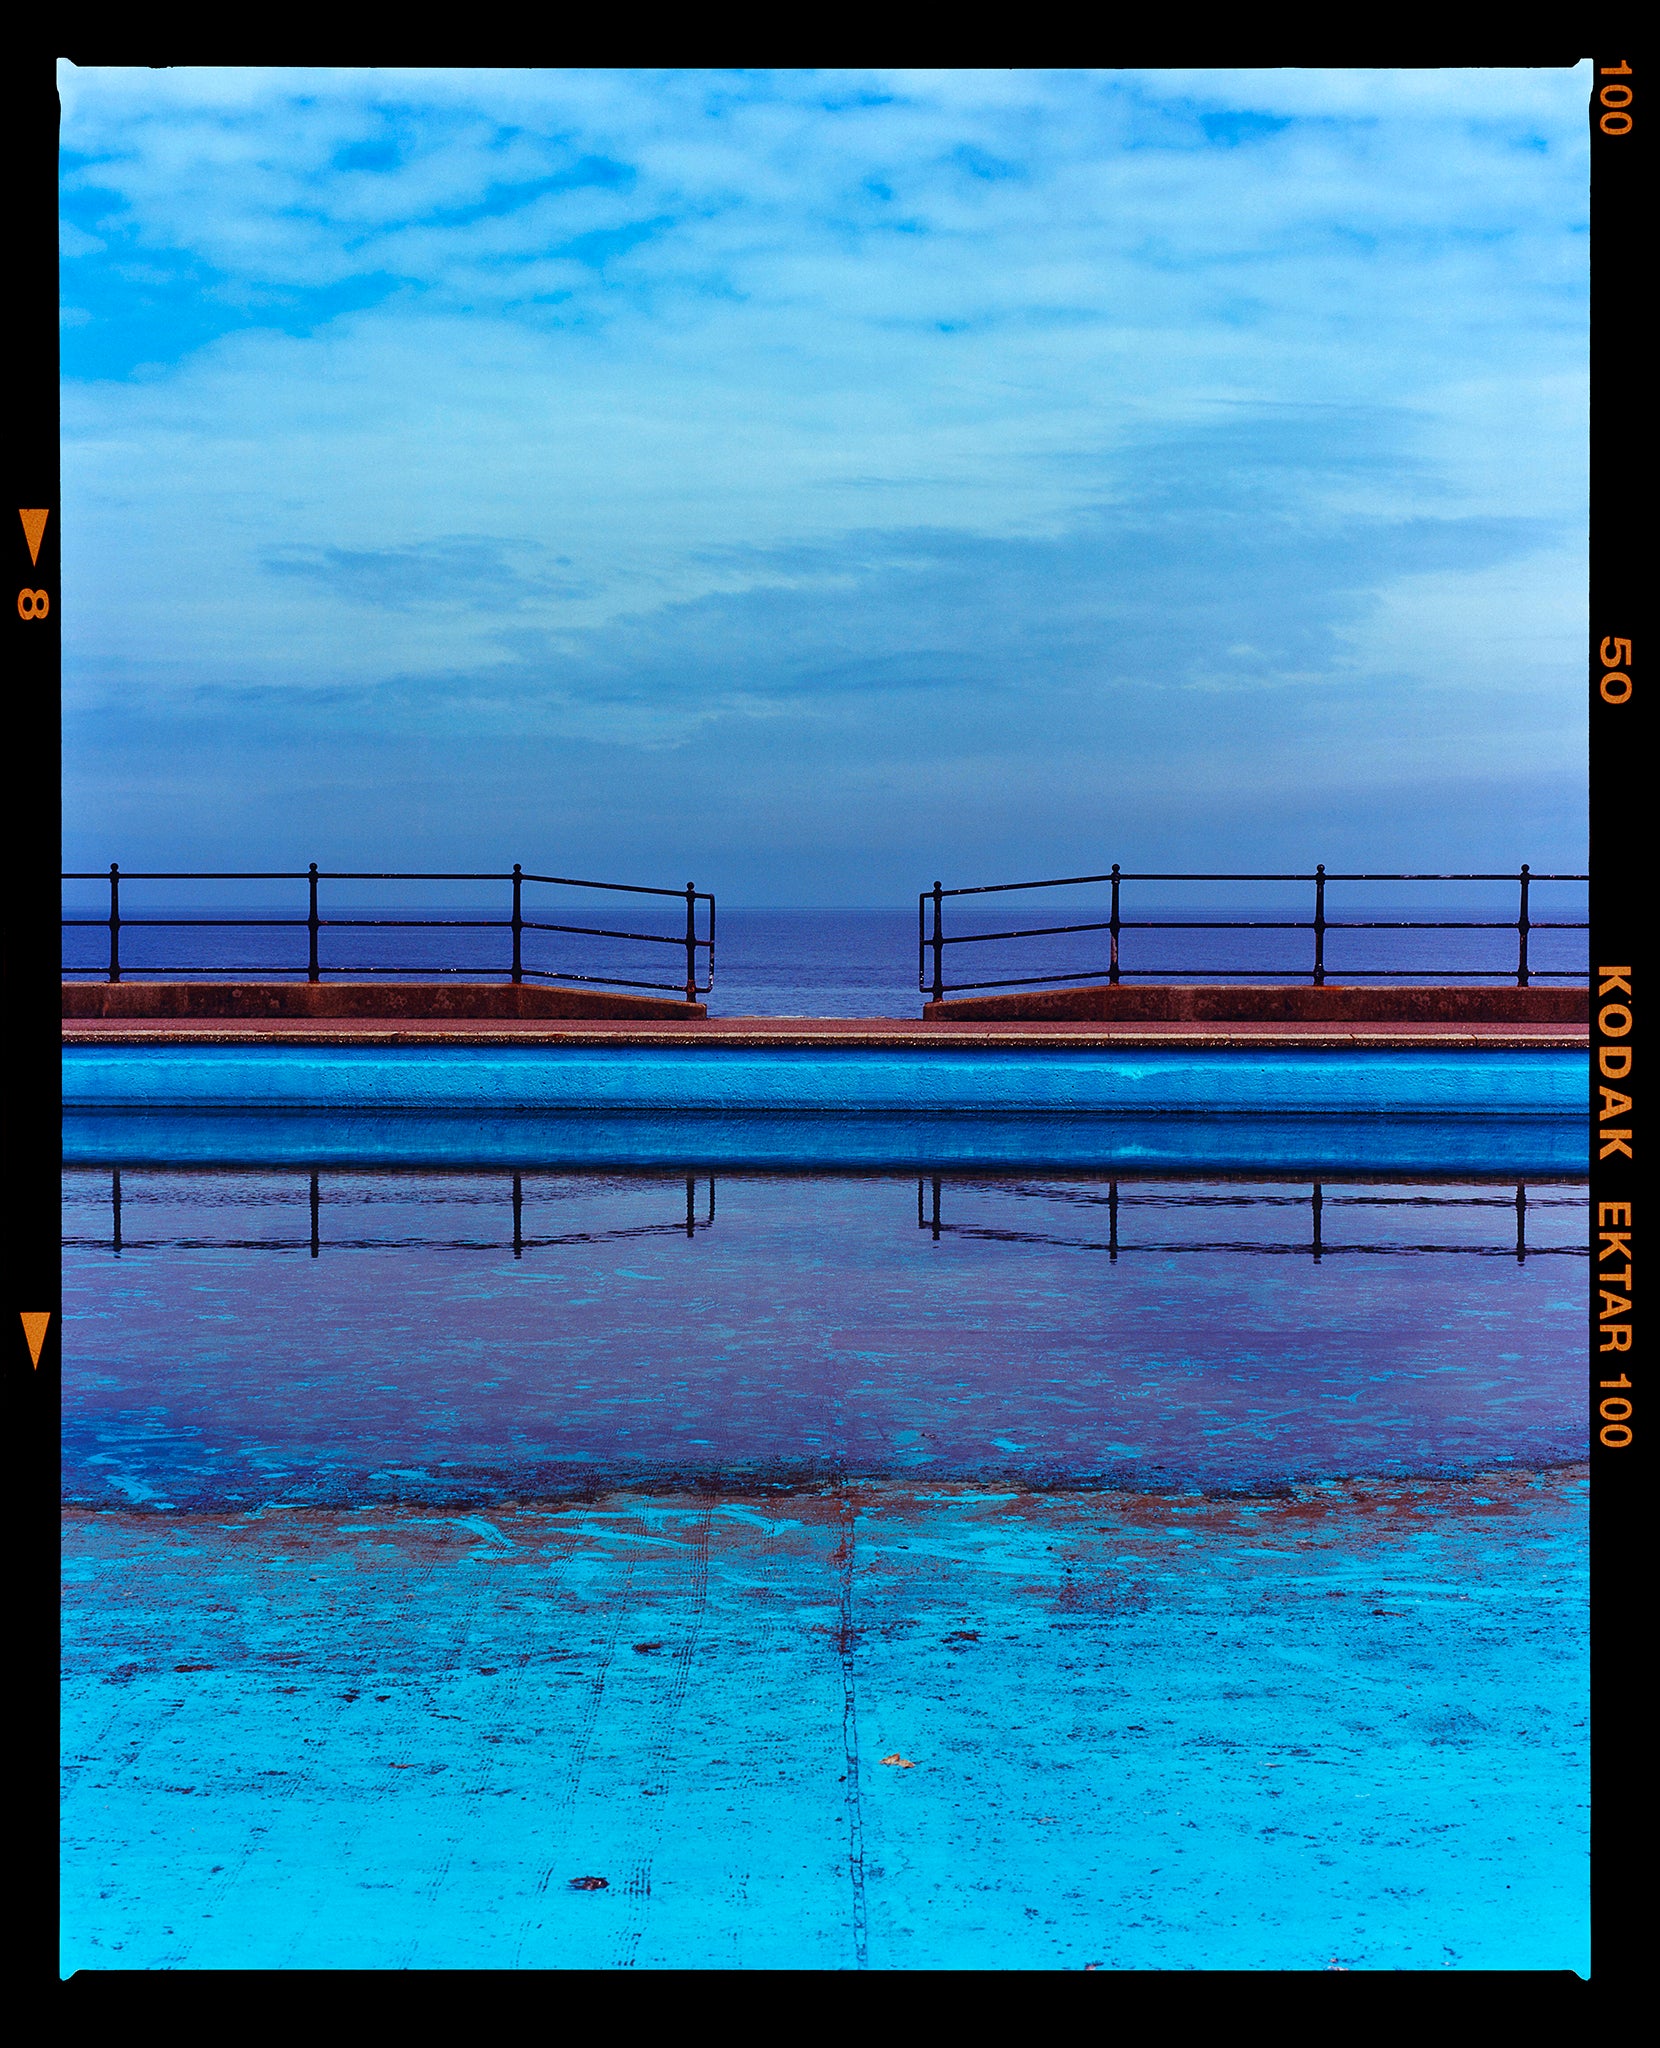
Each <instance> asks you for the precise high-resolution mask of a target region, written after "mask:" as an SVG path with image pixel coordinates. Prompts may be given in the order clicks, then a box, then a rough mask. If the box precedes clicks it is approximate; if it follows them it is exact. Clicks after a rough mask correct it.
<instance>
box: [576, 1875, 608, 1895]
mask: <svg viewBox="0 0 1660 2048" xmlns="http://www.w3.org/2000/svg"><path fill="white" fill-rule="evenodd" d="M610 1889H611V1880H610V1879H609V1878H608V1877H573V1878H572V1879H571V1890H572V1891H573V1892H608V1891H609V1890H610Z"/></svg>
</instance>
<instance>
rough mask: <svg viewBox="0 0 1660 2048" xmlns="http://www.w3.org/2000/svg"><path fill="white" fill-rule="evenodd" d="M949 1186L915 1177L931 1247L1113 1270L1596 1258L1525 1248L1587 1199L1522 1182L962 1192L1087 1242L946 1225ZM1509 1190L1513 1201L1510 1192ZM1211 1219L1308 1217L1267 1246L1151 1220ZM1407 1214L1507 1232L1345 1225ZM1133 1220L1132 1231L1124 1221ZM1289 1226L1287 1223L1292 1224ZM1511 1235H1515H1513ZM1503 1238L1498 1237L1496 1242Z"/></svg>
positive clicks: (972, 1184)
mask: <svg viewBox="0 0 1660 2048" xmlns="http://www.w3.org/2000/svg"><path fill="white" fill-rule="evenodd" d="M945 1185H946V1182H945V1177H944V1176H943V1175H940V1174H935V1175H933V1176H932V1177H931V1178H925V1177H919V1178H918V1180H917V1184H916V1222H917V1228H918V1229H919V1230H926V1231H928V1232H929V1233H930V1234H931V1236H932V1237H933V1239H934V1241H935V1243H938V1242H939V1240H940V1239H941V1238H942V1237H947V1236H949V1237H961V1238H970V1239H976V1240H979V1241H981V1242H985V1243H998V1244H1037V1245H1053V1246H1056V1247H1061V1248H1065V1249H1067V1250H1071V1251H1096V1252H1105V1253H1106V1254H1107V1257H1108V1259H1109V1260H1110V1261H1114V1262H1116V1260H1117V1259H1118V1256H1119V1254H1120V1253H1121V1252H1136V1253H1146V1254H1148V1255H1156V1256H1158V1257H1165V1256H1167V1255H1169V1254H1171V1253H1177V1252H1211V1253H1223V1252H1226V1253H1234V1252H1244V1253H1250V1254H1256V1255H1259V1256H1265V1257H1282V1258H1283V1257H1285V1256H1286V1255H1288V1254H1290V1255H1298V1254H1303V1255H1307V1256H1310V1257H1312V1258H1313V1259H1314V1260H1315V1261H1316V1262H1318V1261H1320V1260H1321V1259H1325V1258H1332V1257H1363V1256H1364V1257H1374V1258H1377V1257H1391V1256H1411V1255H1420V1254H1425V1253H1439V1254H1443V1255H1456V1256H1464V1257H1470V1258H1488V1259H1490V1258H1513V1259H1515V1261H1516V1262H1517V1264H1518V1265H1521V1264H1525V1263H1526V1261H1527V1260H1528V1259H1529V1258H1543V1257H1559V1258H1588V1257H1589V1256H1590V1253H1589V1251H1588V1249H1587V1247H1586V1245H1585V1243H1584V1241H1583V1238H1582V1237H1580V1236H1579V1233H1577V1232H1576V1238H1577V1239H1578V1241H1576V1242H1575V1243H1573V1244H1539V1243H1534V1244H1531V1245H1530V1244H1529V1243H1528V1241H1527V1222H1528V1215H1529V1212H1530V1210H1538V1209H1541V1208H1560V1209H1570V1210H1573V1211H1575V1212H1576V1213H1577V1214H1580V1215H1583V1213H1584V1209H1585V1202H1584V1198H1583V1196H1582V1195H1578V1196H1575V1195H1567V1196H1560V1195H1554V1196H1553V1195H1550V1194H1545V1195H1540V1193H1539V1192H1538V1191H1537V1187H1536V1188H1535V1190H1534V1192H1533V1193H1532V1196H1531V1199H1530V1194H1529V1187H1528V1183H1527V1182H1525V1181H1516V1182H1513V1183H1507V1184H1506V1185H1507V1191H1506V1192H1505V1193H1503V1194H1500V1193H1499V1192H1498V1191H1497V1190H1496V1189H1495V1191H1494V1192H1493V1193H1492V1194H1471V1193H1461V1194H1456V1195H1436V1194H1422V1193H1413V1194H1400V1193H1390V1194H1381V1193H1380V1194H1365V1193H1357V1192H1356V1191H1355V1188H1354V1184H1353V1183H1352V1182H1350V1183H1339V1184H1338V1187H1337V1192H1336V1193H1331V1192H1328V1189H1329V1188H1330V1187H1331V1183H1329V1182H1326V1181H1318V1180H1316V1181H1308V1182H1306V1183H1304V1184H1303V1185H1304V1186H1306V1188H1307V1190H1308V1192H1307V1193H1306V1194H1305V1193H1301V1192H1299V1193H1290V1192H1287V1193H1275V1194H1264V1193H1261V1192H1256V1193H1250V1194H1245V1193H1241V1194H1232V1193H1224V1192H1221V1191H1219V1190H1218V1189H1216V1188H1215V1187H1214V1186H1208V1185H1207V1188H1206V1190H1205V1192H1204V1193H1193V1192H1190V1191H1186V1190H1182V1191H1179V1192H1171V1191H1169V1190H1167V1189H1161V1188H1158V1187H1156V1186H1154V1187H1149V1186H1148V1185H1147V1184H1146V1183H1140V1184H1137V1183H1133V1182H1132V1183H1120V1182H1119V1181H1118V1180H1114V1179H1109V1180H1108V1181H1107V1182H1106V1184H1105V1185H1104V1186H1103V1187H1100V1188H1098V1189H1095V1188H1091V1189H1080V1188H1076V1187H1071V1188H1066V1189H1061V1188H1057V1187H1056V1186H1054V1185H1052V1184H1049V1183H1044V1182H1035V1183H1034V1182H1025V1183H1018V1184H1014V1185H1006V1184H1001V1183H999V1184H995V1185H994V1186H991V1187H988V1186H987V1184H986V1183H985V1182H984V1181H978V1182H977V1181H967V1182H963V1183H960V1184H959V1185H960V1186H961V1189H962V1192H963V1193H965V1194H979V1195H984V1194H987V1193H992V1194H995V1195H997V1196H998V1197H1001V1198H1003V1199H1004V1200H1005V1201H1006V1202H1022V1201H1032V1202H1040V1203H1041V1202H1057V1201H1059V1202H1063V1203H1065V1204H1067V1205H1068V1206H1074V1207H1081V1208H1083V1209H1084V1210H1086V1211H1089V1212H1092V1213H1093V1215H1095V1216H1097V1217H1099V1224H1098V1226H1097V1228H1096V1229H1095V1230H1094V1231H1092V1232H1090V1233H1088V1234H1085V1233H1082V1232H1077V1231H1067V1232H1059V1231H1054V1230H1023V1229H1016V1228H1011V1227H1010V1226H1009V1224H1007V1223H999V1224H980V1225H972V1224H967V1223H949V1222H946V1221H945V1220H944V1218H943V1216H942V1213H941V1207H942V1197H943V1190H944V1188H945ZM1510 1187H1513V1188H1514V1190H1515V1192H1514V1194H1512V1193H1510V1192H1508V1189H1509V1188H1510ZM1172 1209H1176V1210H1190V1209H1206V1210H1218V1211H1224V1212H1227V1211H1242V1210H1252V1209H1273V1210H1281V1211H1289V1212H1291V1214H1292V1215H1294V1216H1295V1215H1299V1214H1300V1213H1301V1214H1306V1216H1307V1218H1308V1224H1307V1233H1306V1235H1305V1234H1304V1232H1303V1231H1302V1230H1300V1229H1299V1230H1298V1231H1297V1232H1296V1233H1295V1235H1293V1234H1290V1233H1281V1234H1276V1235H1275V1236H1273V1237H1269V1238H1240V1237H1228V1238H1214V1237H1207V1238H1203V1239H1199V1238H1172V1237H1170V1236H1169V1235H1168V1234H1167V1233H1161V1232H1160V1231H1159V1230H1158V1229H1157V1227H1156V1224H1154V1223H1153V1222H1152V1221H1151V1220H1150V1219H1151V1217H1152V1216H1153V1215H1155V1214H1156V1213H1157V1212H1160V1211H1169V1210H1172ZM1365 1209H1373V1210H1397V1211H1398V1210H1405V1211H1408V1212H1411V1213H1410V1220H1411V1221H1413V1222H1416V1221H1418V1220H1419V1217H1420V1215H1423V1214H1425V1213H1427V1212H1435V1211H1441V1210H1449V1209H1458V1210H1469V1209H1487V1210H1497V1211H1501V1212H1503V1214H1504V1216H1505V1219H1506V1221H1505V1230H1504V1235H1503V1239H1502V1241H1500V1242H1495V1243H1478V1244H1470V1243H1447V1242H1445V1241H1442V1242H1440V1243H1435V1242H1426V1241H1424V1239H1423V1238H1422V1237H1421V1236H1418V1237H1415V1238H1413V1240H1412V1241H1410V1242H1408V1241H1407V1240H1406V1239H1405V1238H1404V1237H1403V1238H1396V1239H1392V1240H1386V1241H1383V1242H1379V1241H1378V1240H1377V1239H1376V1238H1372V1239H1366V1238H1356V1237H1354V1236H1352V1235H1349V1234H1346V1233H1345V1232H1344V1230H1343V1227H1342V1226H1343V1225H1344V1224H1347V1223H1352V1221H1353V1219H1352V1217H1351V1216H1350V1215H1349V1212H1350V1211H1353V1210H1365ZM1332 1210H1335V1211H1336V1212H1337V1222H1336V1224H1335V1226H1334V1223H1333V1221H1332V1220H1331V1219H1330V1218H1329V1217H1328V1213H1327V1212H1328V1211H1332ZM1126 1212H1128V1216H1129V1217H1131V1218H1133V1219H1134V1222H1133V1223H1132V1222H1130V1221H1127V1220H1126ZM1287 1220H1289V1218H1288V1219H1287ZM1512 1224H1513V1225H1514V1235H1512V1234H1511V1225H1512ZM1497 1235H1498V1233H1497V1232H1495V1236H1497Z"/></svg>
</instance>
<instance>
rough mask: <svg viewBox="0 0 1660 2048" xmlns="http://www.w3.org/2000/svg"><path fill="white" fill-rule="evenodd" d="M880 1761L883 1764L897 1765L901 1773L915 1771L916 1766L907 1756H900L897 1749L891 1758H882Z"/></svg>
mask: <svg viewBox="0 0 1660 2048" xmlns="http://www.w3.org/2000/svg"><path fill="white" fill-rule="evenodd" d="M882 1761H883V1763H885V1764H897V1765H898V1766H899V1768H900V1769H901V1770H902V1771H914V1770H915V1769H916V1765H915V1764H913V1763H912V1762H911V1760H910V1758H909V1757H908V1756H901V1755H900V1754H899V1752H898V1750H897V1749H896V1750H895V1751H894V1753H893V1755H892V1756H885V1757H883V1759H882Z"/></svg>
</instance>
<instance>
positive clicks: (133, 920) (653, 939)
mask: <svg viewBox="0 0 1660 2048" xmlns="http://www.w3.org/2000/svg"><path fill="white" fill-rule="evenodd" d="M58 922H59V923H60V924H61V925H76V926H98V927H100V928H101V927H104V926H107V925H108V923H109V919H108V918H107V917H65V918H60V919H59V920H58ZM120 924H121V928H122V930H123V931H125V930H127V929H128V928H129V927H135V926H140V925H144V926H151V927H155V928H157V929H163V930H173V929H179V930H183V929H186V928H188V927H191V926H195V925H213V926H216V927H225V928H227V929H231V928H235V929H240V930H244V931H295V930H297V931H302V932H303V931H307V930H309V929H310V925H311V920H310V919H309V918H305V917H123V918H122V919H121V920H120ZM317 929H318V930H319V931H412V932H426V931H433V932H437V931H476V932H510V931H511V930H512V929H513V920H512V919H511V918H510V917H320V918H318V920H317ZM519 929H520V930H521V931H527V932H573V933H577V934H579V935H581V936H583V937H586V938H591V939H638V940H641V941H643V942H644V943H646V944H648V945H653V946H679V947H681V948H682V949H684V948H685V946H686V945H687V943H688V942H687V940H686V939H685V937H684V936H676V937H672V938H671V937H669V936H668V935H667V934H666V933H663V932H614V931H606V930H604V929H602V928H600V927H598V926H595V925H586V924H543V923H540V922H538V921H537V920H536V919H534V918H529V917H526V918H521V919H520V920H519ZM690 943H691V944H692V945H694V946H701V947H702V948H703V949H704V951H705V952H707V951H708V950H709V948H710V947H711V946H712V945H713V944H714V941H713V940H712V939H698V938H694V939H692V940H691V941H690Z"/></svg>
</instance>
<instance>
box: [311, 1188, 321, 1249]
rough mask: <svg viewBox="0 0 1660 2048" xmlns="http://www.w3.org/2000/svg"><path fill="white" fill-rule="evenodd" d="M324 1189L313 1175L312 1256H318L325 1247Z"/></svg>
mask: <svg viewBox="0 0 1660 2048" xmlns="http://www.w3.org/2000/svg"><path fill="white" fill-rule="evenodd" d="M322 1207H323V1190H322V1186H321V1183H320V1182H319V1180H318V1177H317V1175H316V1174H313V1175H312V1176H311V1256H312V1257H313V1258H316V1256H317V1254H318V1253H319V1252H320V1251H321V1250H322V1248H323V1230H322V1215H321V1210H322Z"/></svg>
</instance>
